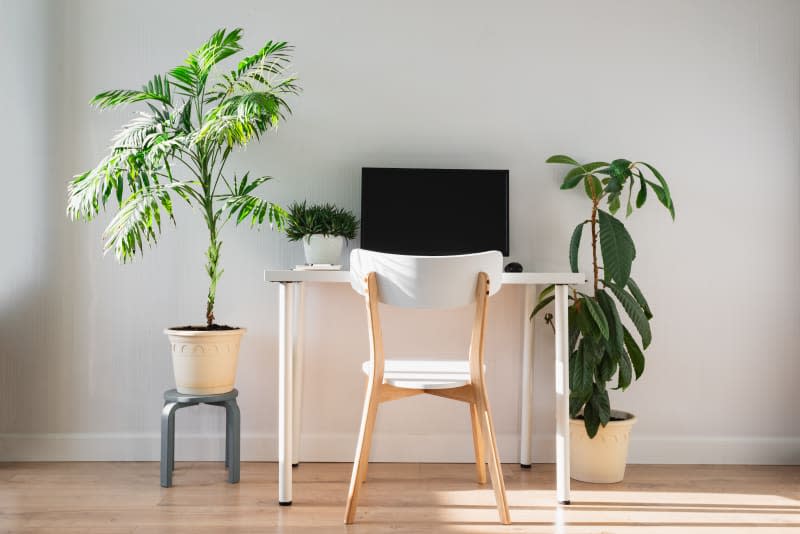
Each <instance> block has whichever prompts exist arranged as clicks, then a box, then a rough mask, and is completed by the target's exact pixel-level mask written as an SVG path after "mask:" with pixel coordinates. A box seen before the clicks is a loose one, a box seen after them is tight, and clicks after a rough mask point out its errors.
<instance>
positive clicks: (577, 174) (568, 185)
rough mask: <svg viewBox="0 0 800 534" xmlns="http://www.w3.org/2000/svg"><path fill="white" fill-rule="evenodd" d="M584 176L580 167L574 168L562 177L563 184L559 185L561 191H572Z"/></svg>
mask: <svg viewBox="0 0 800 534" xmlns="http://www.w3.org/2000/svg"><path fill="white" fill-rule="evenodd" d="M584 174H586V173H585V172H584V171H583V169H581V168H580V167H575V168H574V169H572V170H571V171H569V172H568V173H567V175H566V176H564V182H563V183H562V184H561V189H572V188H574V187H575V186H576V185H578V184H579V183H581V180H582V179H583V175H584Z"/></svg>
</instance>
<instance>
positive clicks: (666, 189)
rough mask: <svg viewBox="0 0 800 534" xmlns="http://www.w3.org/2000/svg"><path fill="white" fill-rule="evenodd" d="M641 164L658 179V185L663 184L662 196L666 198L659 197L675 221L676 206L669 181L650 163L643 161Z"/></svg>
mask: <svg viewBox="0 0 800 534" xmlns="http://www.w3.org/2000/svg"><path fill="white" fill-rule="evenodd" d="M641 163H642V165H644V166H645V167H647V168H648V169H650V172H652V173H653V176H655V177H656V179H657V180H658V183H660V184H661V190H662V195H663V197H664V198H663V200H662V199H661V197H659V200H660V201H661V203H662V204H664V206H665V207H666V208H667V209H669V213H670V215H672V218H673V219H675V206H674V204H673V203H672V195H671V194H670V192H669V186H668V185H667V181H666V180H665V179H664V177H663V176H661V173H660V172H658V169H656V168H655V167H653V166H652V165H650V164H649V163H645V162H644V161H642V162H641ZM656 195H658V193H656Z"/></svg>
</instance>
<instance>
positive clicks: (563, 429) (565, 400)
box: [264, 270, 586, 505]
mask: <svg viewBox="0 0 800 534" xmlns="http://www.w3.org/2000/svg"><path fill="white" fill-rule="evenodd" d="M264 280H265V281H267V282H277V283H279V284H280V291H279V305H280V310H279V311H280V315H279V336H278V351H279V367H278V374H279V382H278V404H279V408H278V409H279V413H278V502H279V503H280V504H281V505H289V504H291V503H292V465H297V464H298V456H297V447H294V444H295V443H299V439H300V425H299V424H298V421H299V417H300V403H301V400H302V395H301V391H300V387H301V383H302V381H301V377H302V367H303V318H304V317H303V316H304V310H303V301H304V291H303V286H304V284H305V283H309V282H312V283H349V282H350V272H349V271H271V270H266V271H264ZM583 283H586V276H585V275H583V274H582V273H503V284H504V285H505V284H510V285H523V286H525V299H524V302H525V304H524V306H523V309H522V313H521V320H522V323H523V332H524V335H523V340H522V385H521V388H522V390H521V421H520V449H519V458H520V460H519V461H520V464H521V465H522V466H523V467H530V465H531V426H532V425H531V412H532V402H533V336H534V323H535V321H529V320H528V316H529V314H530V312H531V310H533V306H534V302H535V296H536V286H539V285H549V284H556V290H555V337H556V340H555V358H556V365H555V371H556V377H555V378H556V380H555V394H556V496H557V498H558V502H560V503H569V354H568V343H569V329H568V324H567V305H568V304H567V290H568V286H569V285H574V284H583ZM290 286H293V287H291V288H290ZM290 289H291V290H290ZM356 415H357V414H355V415H354V417H355V416H356Z"/></svg>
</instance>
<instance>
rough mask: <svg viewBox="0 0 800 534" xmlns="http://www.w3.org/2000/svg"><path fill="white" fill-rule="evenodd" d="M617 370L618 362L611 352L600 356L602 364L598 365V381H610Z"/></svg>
mask: <svg viewBox="0 0 800 534" xmlns="http://www.w3.org/2000/svg"><path fill="white" fill-rule="evenodd" d="M616 371H617V362H616V360H615V359H614V357H613V356H612V355H611V353H609V352H604V353H603V356H602V358H600V365H598V366H597V369H596V372H597V375H596V376H597V381H598V382H608V381H609V380H611V377H612V376H614V373H615V372H616Z"/></svg>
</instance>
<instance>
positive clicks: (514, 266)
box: [503, 261, 522, 273]
mask: <svg viewBox="0 0 800 534" xmlns="http://www.w3.org/2000/svg"><path fill="white" fill-rule="evenodd" d="M503 270H504V271H505V272H507V273H521V272H522V264H521V263H517V262H515V261H512V262H511V263H509V264H508V265H506V266H505V267H504V268H503Z"/></svg>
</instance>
